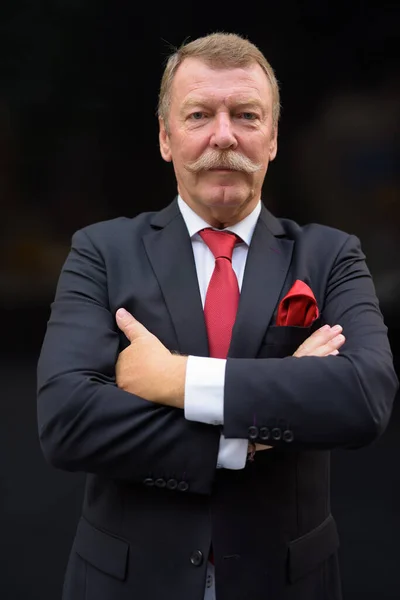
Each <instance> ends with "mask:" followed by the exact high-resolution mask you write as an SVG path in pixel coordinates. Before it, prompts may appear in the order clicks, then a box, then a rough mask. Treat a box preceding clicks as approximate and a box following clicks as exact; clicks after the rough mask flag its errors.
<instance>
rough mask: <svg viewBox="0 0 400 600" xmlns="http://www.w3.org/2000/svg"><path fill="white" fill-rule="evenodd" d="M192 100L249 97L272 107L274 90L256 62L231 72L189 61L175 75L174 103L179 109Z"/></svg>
mask: <svg viewBox="0 0 400 600" xmlns="http://www.w3.org/2000/svg"><path fill="white" fill-rule="evenodd" d="M192 98H199V99H205V100H207V99H210V100H219V99H220V100H227V99H232V100H235V99H236V98H237V99H240V98H246V99H249V100H258V101H260V102H261V103H263V104H270V103H271V102H272V90H271V85H270V83H269V81H268V78H267V75H266V73H265V72H264V71H263V69H262V68H261V67H260V65H259V64H257V63H254V64H251V65H249V66H247V67H235V68H229V69H228V68H216V67H211V66H210V65H208V64H207V63H205V62H203V61H202V60H199V59H197V58H186V59H185V60H184V61H183V62H182V64H181V65H179V68H178V69H177V72H176V74H175V78H174V81H173V84H172V104H175V105H178V106H180V105H182V104H183V103H185V102H187V101H190V100H191V99H192Z"/></svg>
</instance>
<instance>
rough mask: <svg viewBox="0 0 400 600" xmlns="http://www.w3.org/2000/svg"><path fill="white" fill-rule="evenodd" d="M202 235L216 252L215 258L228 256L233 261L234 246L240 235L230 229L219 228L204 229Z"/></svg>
mask: <svg viewBox="0 0 400 600" xmlns="http://www.w3.org/2000/svg"><path fill="white" fill-rule="evenodd" d="M199 235H200V237H201V238H202V239H203V241H204V243H205V244H207V246H208V247H209V248H210V250H211V252H212V253H213V254H214V258H215V259H217V258H222V257H223V258H227V259H228V260H230V261H232V254H233V248H234V247H235V244H236V243H237V242H238V241H239V239H240V238H239V237H238V236H237V235H236V234H235V233H232V232H230V231H218V230H217V229H211V228H207V229H202V230H201V231H199Z"/></svg>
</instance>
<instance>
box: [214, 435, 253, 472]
mask: <svg viewBox="0 0 400 600" xmlns="http://www.w3.org/2000/svg"><path fill="white" fill-rule="evenodd" d="M247 448H248V441H247V440H242V439H231V438H229V439H226V438H225V437H224V436H223V435H221V438H220V441H219V452H218V458H217V469H244V467H245V466H246V460H247Z"/></svg>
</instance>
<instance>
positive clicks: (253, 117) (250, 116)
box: [239, 112, 258, 121]
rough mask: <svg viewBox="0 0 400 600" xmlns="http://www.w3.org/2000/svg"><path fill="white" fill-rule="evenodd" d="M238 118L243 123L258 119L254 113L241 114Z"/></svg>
mask: <svg viewBox="0 0 400 600" xmlns="http://www.w3.org/2000/svg"><path fill="white" fill-rule="evenodd" d="M239 117H240V118H242V119H243V120H244V121H255V120H256V119H257V118H258V116H257V115H256V113H253V112H242V113H240V114H239Z"/></svg>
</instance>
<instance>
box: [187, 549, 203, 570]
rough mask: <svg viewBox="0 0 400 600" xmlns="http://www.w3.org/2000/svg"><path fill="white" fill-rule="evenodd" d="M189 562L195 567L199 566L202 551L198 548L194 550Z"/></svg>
mask: <svg viewBox="0 0 400 600" xmlns="http://www.w3.org/2000/svg"><path fill="white" fill-rule="evenodd" d="M190 562H191V563H192V565H194V566H195V567H199V566H200V565H201V563H202V562H203V553H202V552H201V551H200V550H195V551H194V552H193V553H192V555H191V557H190Z"/></svg>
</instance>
